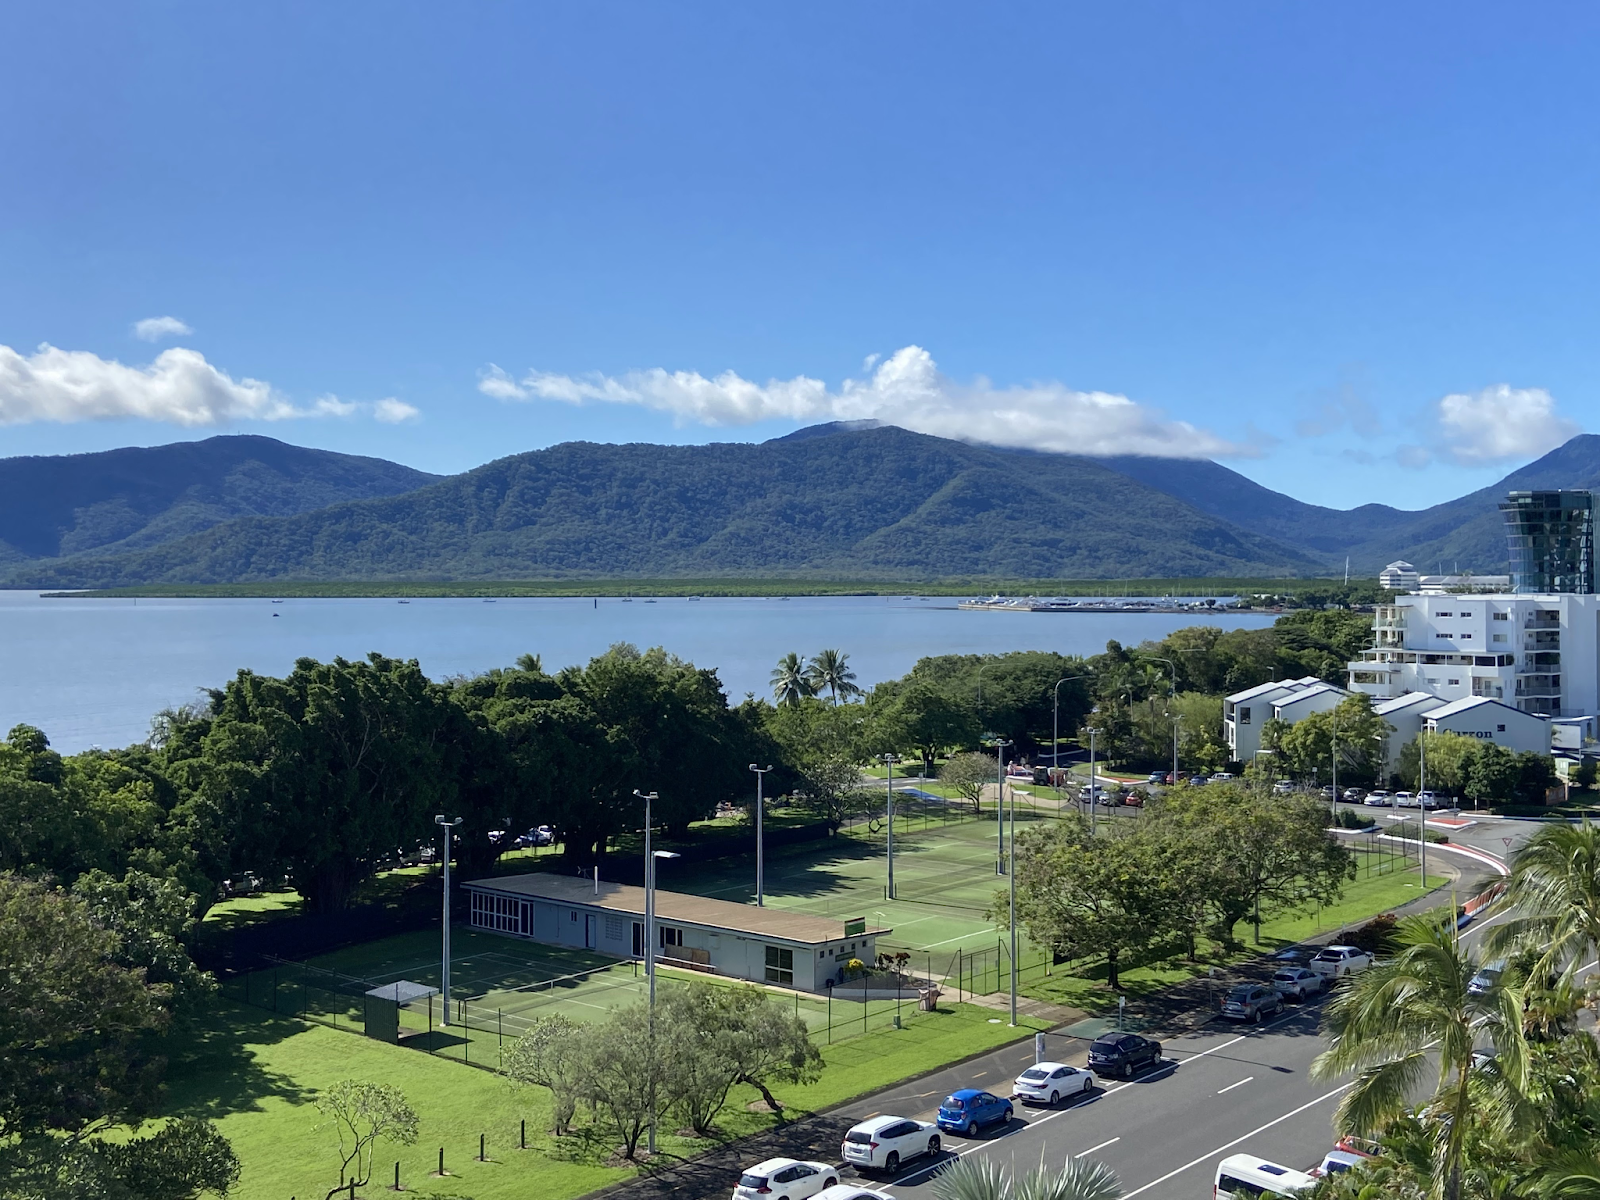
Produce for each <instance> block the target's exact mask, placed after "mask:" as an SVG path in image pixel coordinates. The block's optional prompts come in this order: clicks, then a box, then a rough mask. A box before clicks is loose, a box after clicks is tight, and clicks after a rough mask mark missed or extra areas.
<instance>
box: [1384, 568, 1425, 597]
mask: <svg viewBox="0 0 1600 1200" xmlns="http://www.w3.org/2000/svg"><path fill="white" fill-rule="evenodd" d="M1420 579H1421V576H1420V575H1419V574H1418V573H1417V569H1416V568H1415V567H1413V566H1412V565H1411V564H1410V563H1408V562H1403V561H1402V562H1392V563H1390V564H1389V565H1388V566H1387V567H1385V568H1384V569H1383V570H1381V571H1379V572H1378V586H1379V587H1381V588H1383V589H1384V590H1386V591H1390V592H1414V591H1416V590H1417V583H1418V581H1419V580H1420Z"/></svg>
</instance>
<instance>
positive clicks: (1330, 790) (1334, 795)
mask: <svg viewBox="0 0 1600 1200" xmlns="http://www.w3.org/2000/svg"><path fill="white" fill-rule="evenodd" d="M1321 794H1322V798H1323V799H1324V800H1337V799H1338V798H1339V789H1338V788H1336V787H1333V786H1332V785H1331V784H1330V785H1329V786H1327V787H1324V788H1323V789H1322V793H1321Z"/></svg>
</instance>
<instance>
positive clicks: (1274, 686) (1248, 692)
mask: <svg viewBox="0 0 1600 1200" xmlns="http://www.w3.org/2000/svg"><path fill="white" fill-rule="evenodd" d="M1321 682H1322V680H1320V679H1318V678H1317V677H1316V676H1315V675H1306V676H1304V677H1302V678H1300V679H1279V680H1275V681H1274V682H1272V683H1258V684H1256V686H1255V687H1253V688H1245V690H1244V691H1242V692H1235V693H1234V694H1233V695H1231V696H1229V697H1228V699H1229V701H1231V702H1232V703H1234V704H1237V703H1239V702H1240V701H1241V700H1259V699H1261V697H1263V696H1270V695H1275V694H1277V693H1278V692H1294V691H1300V690H1303V689H1305V688H1308V687H1310V686H1311V685H1313V684H1317V683H1321Z"/></svg>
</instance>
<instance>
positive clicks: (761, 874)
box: [750, 763, 772, 908]
mask: <svg viewBox="0 0 1600 1200" xmlns="http://www.w3.org/2000/svg"><path fill="white" fill-rule="evenodd" d="M750 769H751V770H752V771H754V772H755V773H756V907H757V908H765V907H766V899H765V897H766V883H767V876H766V858H765V855H766V846H765V845H764V844H763V842H762V835H761V814H762V810H763V808H765V804H764V802H763V798H762V795H761V785H762V784H763V783H765V782H766V780H765V779H764V778H763V776H765V775H766V773H767V772H768V771H770V770H772V765H771V764H770V763H769V764H768V765H767V766H764V767H758V766H756V765H755V763H751V764H750Z"/></svg>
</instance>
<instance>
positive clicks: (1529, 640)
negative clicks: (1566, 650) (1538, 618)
mask: <svg viewBox="0 0 1600 1200" xmlns="http://www.w3.org/2000/svg"><path fill="white" fill-rule="evenodd" d="M1522 648H1523V649H1524V650H1559V649H1561V634H1560V633H1558V632H1557V631H1555V630H1553V629H1540V630H1529V631H1528V633H1526V634H1525V635H1524V636H1523V643H1522Z"/></svg>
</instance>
